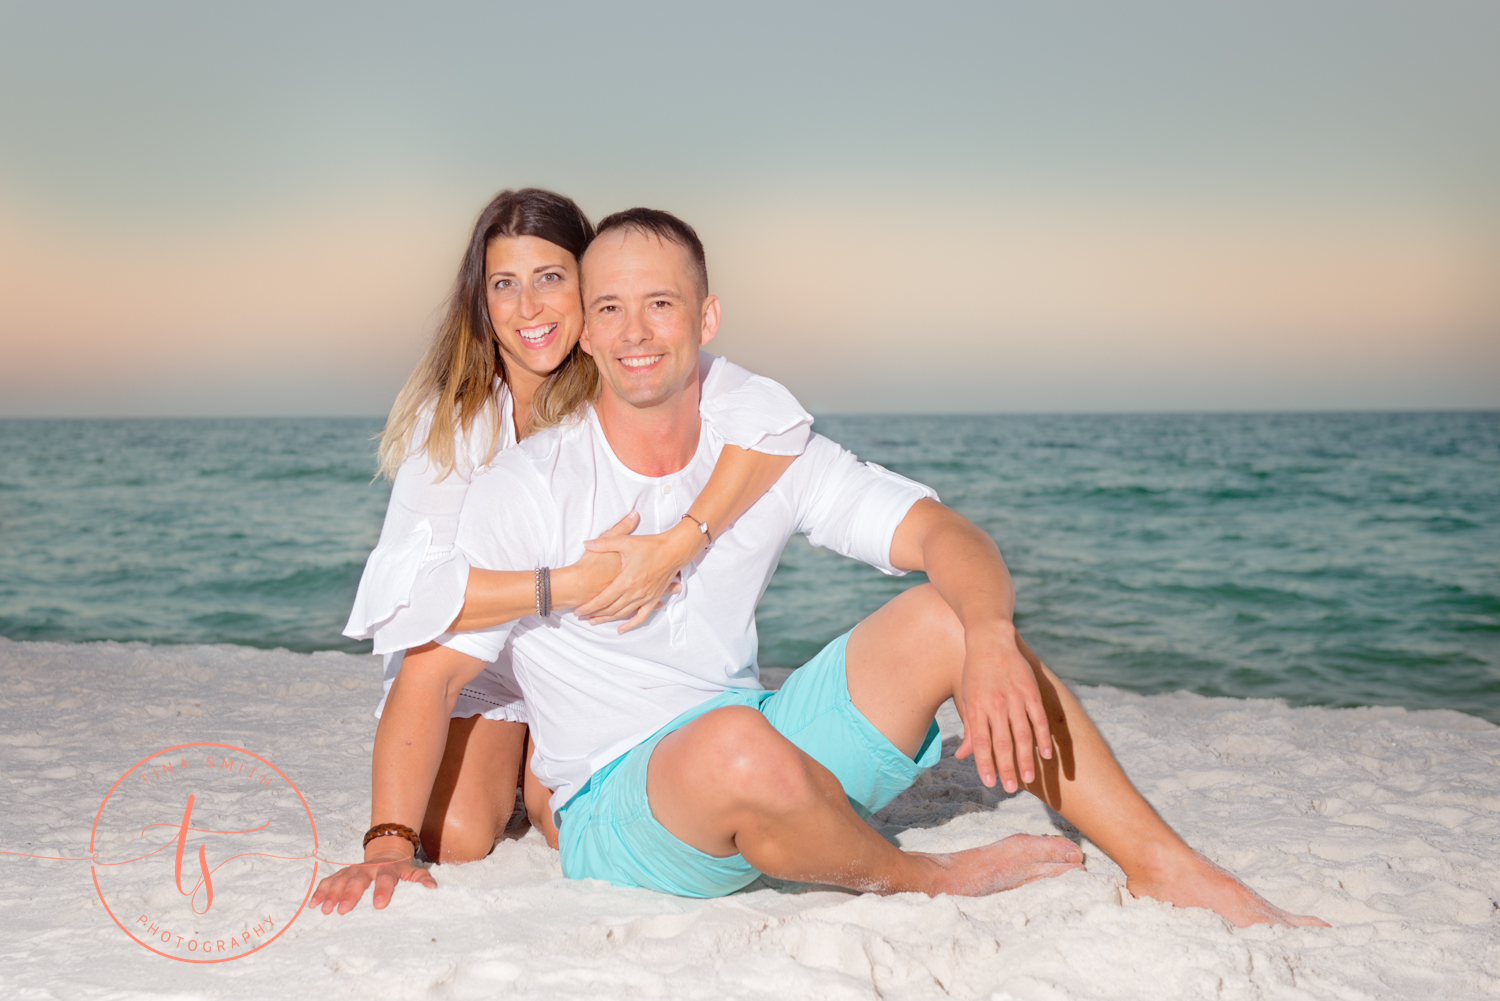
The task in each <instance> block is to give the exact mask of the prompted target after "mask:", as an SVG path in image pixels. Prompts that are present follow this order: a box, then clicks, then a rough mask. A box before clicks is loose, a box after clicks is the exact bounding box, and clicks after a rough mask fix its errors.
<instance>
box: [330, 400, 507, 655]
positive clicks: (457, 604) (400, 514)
mask: <svg viewBox="0 0 1500 1001" xmlns="http://www.w3.org/2000/svg"><path fill="white" fill-rule="evenodd" d="M499 397H500V398H499V399H497V401H496V402H497V404H499V405H500V406H501V407H502V413H503V419H502V426H501V436H500V440H499V441H498V442H495V443H491V442H490V441H489V440H488V438H489V436H488V435H487V434H484V433H480V432H479V431H478V428H479V426H480V425H481V424H482V423H483V422H482V421H481V422H478V423H476V433H475V434H472V435H469V436H465V437H464V438H462V439H461V440H460V441H459V442H457V443H456V444H457V446H458V449H459V452H460V455H459V456H458V459H459V461H458V464H457V468H456V469H454V470H452V471H450V472H449V473H448V474H447V475H446V476H442V477H438V476H436V472H437V471H436V470H434V469H433V468H432V466H431V464H430V463H429V462H428V459H427V453H426V451H425V450H424V449H422V448H421V447H415V448H413V449H412V450H411V452H410V453H409V454H408V456H407V458H406V461H405V462H403V463H402V464H401V468H400V469H399V470H397V472H396V479H395V482H394V483H393V484H392V485H391V499H390V504H389V506H388V507H387V508H386V513H385V524H384V526H383V527H382V528H381V530H380V541H379V543H378V544H377V545H376V547H375V550H374V551H373V552H372V553H370V558H369V559H368V560H367V561H366V562H365V570H364V574H363V575H362V576H361V577H360V580H359V590H358V592H357V593H356V594H355V597H354V607H353V608H352V609H351V611H350V613H349V621H348V623H347V624H346V625H345V626H344V635H345V636H348V637H351V638H353V639H367V640H374V642H375V649H374V652H375V653H378V654H386V653H394V652H398V651H401V650H405V649H408V648H409V647H413V646H418V645H420V644H422V643H426V642H427V641H429V640H431V639H432V638H433V637H435V636H437V635H439V634H441V633H443V632H444V631H445V630H447V628H448V624H449V623H450V622H452V621H453V619H454V617H455V616H457V615H458V612H459V610H460V609H461V608H463V601H464V588H465V586H466V585H467V583H468V576H469V568H468V564H467V563H465V562H464V561H463V559H462V557H459V556H458V555H457V554H456V553H455V552H454V548H453V539H454V537H455V536H456V535H457V534H458V514H459V511H460V510H461V509H462V508H463V502H464V497H465V495H467V493H468V491H469V478H470V476H472V474H473V472H474V471H475V470H477V469H479V468H480V467H482V466H484V465H485V464H487V463H488V462H489V460H490V458H491V457H492V455H493V452H494V449H495V447H496V446H498V447H500V448H504V447H505V446H507V445H509V444H511V443H513V442H514V440H515V436H514V431H513V430H511V425H510V422H509V420H508V418H509V407H508V406H506V404H507V403H508V401H509V396H508V394H506V393H505V392H504V390H503V389H501V390H500V393H499ZM429 426H430V425H429V419H425V418H424V419H423V420H422V421H420V422H419V423H418V425H417V427H416V429H415V430H414V431H413V433H412V441H413V443H414V444H415V443H418V442H422V441H425V440H426V437H427V429H428V427H429ZM417 596H420V600H417Z"/></svg>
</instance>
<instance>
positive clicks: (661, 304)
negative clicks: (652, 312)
mask: <svg viewBox="0 0 1500 1001" xmlns="http://www.w3.org/2000/svg"><path fill="white" fill-rule="evenodd" d="M651 305H653V306H655V307H657V308H658V309H665V308H667V307H668V306H670V305H672V302H671V300H670V299H658V300H656V301H655V302H653V303H652V304H651Z"/></svg>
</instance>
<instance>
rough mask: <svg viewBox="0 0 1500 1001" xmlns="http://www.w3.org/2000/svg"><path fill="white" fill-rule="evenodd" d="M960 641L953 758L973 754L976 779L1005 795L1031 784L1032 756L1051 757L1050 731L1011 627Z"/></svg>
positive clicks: (1033, 679) (1033, 678)
mask: <svg viewBox="0 0 1500 1001" xmlns="http://www.w3.org/2000/svg"><path fill="white" fill-rule="evenodd" d="M979 632H980V631H979V630H969V631H968V632H967V634H966V636H965V644H964V645H965V648H966V649H965V652H964V670H963V679H962V682H961V685H962V689H961V696H960V698H958V699H955V700H954V705H955V706H956V707H957V709H958V714H959V716H961V717H962V718H963V723H964V739H963V743H961V744H959V745H958V752H957V754H956V756H957V757H960V758H966V757H968V756H969V755H971V754H972V755H974V767H975V768H976V769H978V771H979V780H980V781H981V782H983V783H984V784H985V785H986V786H990V787H993V786H994V785H995V780H996V777H997V776H998V778H999V780H1000V784H1001V785H1002V786H1004V787H1005V791H1006V792H1015V791H1016V789H1017V788H1018V786H1017V782H1016V765H1017V763H1019V764H1020V780H1021V781H1022V782H1033V781H1035V779H1036V767H1035V765H1034V762H1035V760H1036V752H1037V751H1040V752H1041V755H1042V757H1043V758H1051V757H1052V730H1051V728H1050V727H1049V726H1048V725H1047V711H1046V708H1045V707H1044V706H1043V705H1042V693H1041V691H1040V690H1039V689H1038V688H1037V683H1036V675H1035V674H1034V673H1033V672H1032V669H1031V663H1030V662H1029V661H1028V660H1027V659H1026V658H1025V657H1024V656H1023V655H1022V653H1021V651H1020V649H1019V647H1018V646H1017V643H1016V633H1015V628H1014V626H1007V627H998V628H996V629H994V630H988V631H985V634H983V635H979V634H978V633H979Z"/></svg>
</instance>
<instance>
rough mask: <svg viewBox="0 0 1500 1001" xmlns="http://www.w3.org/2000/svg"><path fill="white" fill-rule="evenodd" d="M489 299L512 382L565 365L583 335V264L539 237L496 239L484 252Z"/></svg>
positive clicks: (540, 376)
mask: <svg viewBox="0 0 1500 1001" xmlns="http://www.w3.org/2000/svg"><path fill="white" fill-rule="evenodd" d="M484 276H485V281H484V298H485V305H486V306H487V307H488V308H489V312H490V325H491V326H493V327H494V328H495V336H496V337H497V338H498V339H499V341H500V353H501V355H503V356H504V358H505V364H506V366H507V368H508V369H509V371H510V373H511V377H512V380H513V381H514V380H515V379H516V378H517V377H519V378H521V379H522V380H523V381H527V382H532V381H533V380H532V379H526V378H525V376H524V375H523V374H522V373H529V374H530V375H531V376H533V377H534V381H535V382H540V381H541V380H542V379H543V378H545V377H546V376H548V375H550V374H551V373H552V371H553V369H555V368H557V366H559V365H561V364H562V361H563V359H564V358H566V357H567V356H568V352H569V351H572V350H573V345H574V344H577V343H578V335H579V333H580V332H581V331H582V330H583V300H582V299H581V298H580V295H581V293H580V292H579V288H578V262H577V261H576V260H574V259H573V255H572V254H570V253H569V252H568V251H566V250H564V249H563V248H562V247H559V246H558V245H557V244H555V243H549V242H547V241H546V240H543V239H542V238H541V237H537V236H497V237H495V239H493V240H491V241H490V244H489V246H488V247H486V248H485V252H484Z"/></svg>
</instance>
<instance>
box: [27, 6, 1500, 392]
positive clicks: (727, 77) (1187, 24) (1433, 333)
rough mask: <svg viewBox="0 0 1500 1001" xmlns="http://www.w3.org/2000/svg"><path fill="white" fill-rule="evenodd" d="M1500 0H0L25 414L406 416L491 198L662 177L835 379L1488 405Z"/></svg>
mask: <svg viewBox="0 0 1500 1001" xmlns="http://www.w3.org/2000/svg"><path fill="white" fill-rule="evenodd" d="M1497 39H1500V6H1497V5H1495V4H1492V3H1478V2H1476V3H1424V4H1387V3H1365V2H1360V3H1354V2H1340V3H1318V4H1307V3H1300V2H1299V3H1280V2H1257V3H1243V4H1201V3H1182V4H1130V5H1124V4H1068V5H1040V4H1008V3H973V4H942V3H934V4H925V5H914V4H894V3H891V4H884V3H860V4H853V3H850V4H841V5H833V4H809V3H805V2H804V3H797V4H780V3H766V2H758V3H755V4H743V5H736V6H735V7H733V8H730V7H729V6H728V5H703V4H692V3H682V4H644V5H643V4H631V5H625V4H602V3H601V4H589V3H574V4H568V5H544V4H535V3H533V4H516V5H511V4H498V3H493V2H490V3H472V4H424V5H420V6H418V5H410V6H408V5H395V4H391V5H383V4H371V3H364V4H358V5H354V4H348V5H337V4H317V5H308V4H305V3H299V4H291V3H265V2H263V3H258V4H253V5H233V6H231V5H205V4H201V3H148V2H138V3H132V4H129V5H122V4H106V3H74V4H60V3H39V2H38V3H30V2H17V3H7V4H5V5H4V6H3V7H0V137H3V138H0V416H27V415H53V416H67V415H80V416H83V415H241V414H244V415H255V414H285V415H301V414H381V413H384V412H385V411H386V410H387V408H388V407H389V405H390V401H391V399H392V398H393V396H394V394H395V391H396V389H397V388H398V387H399V385H400V383H401V382H402V380H403V379H404V377H405V375H406V373H407V372H408V371H409V370H410V368H411V366H412V364H413V363H414V362H415V360H416V358H417V357H418V355H419V354H420V352H421V350H422V347H423V344H424V342H425V339H426V338H427V337H428V336H429V335H430V332H431V329H432V324H433V322H434V320H435V319H436V316H437V312H438V310H439V308H440V306H441V304H442V301H443V298H444V296H445V294H446V292H447V290H448V286H449V284H450V283H451V281H452V279H453V272H454V269H455V266H456V264H457V260H458V256H459V254H460V252H461V251H462V248H463V245H464V243H465V240H466V237H467V234H468V228H469V225H470V224H471V222H472V220H473V217H474V215H475V213H476V212H477V211H478V209H479V208H480V207H481V206H482V205H483V204H484V202H485V201H486V200H487V199H488V197H489V196H490V195H492V194H493V193H494V192H495V191H497V190H499V189H500V188H503V187H513V186H520V185H528V184H533V185H541V186H546V187H552V188H555V189H557V190H559V191H562V192H564V193H566V194H570V195H572V196H573V197H575V198H577V199H578V201H579V202H580V204H582V206H583V207H584V209H585V210H586V211H588V212H589V213H591V214H592V215H594V216H595V217H596V218H597V217H599V216H602V215H604V214H606V213H608V212H611V211H614V210H616V209H619V208H624V207H627V206H630V205H636V204H645V205H651V206H655V207H659V208H666V209H669V210H672V211H674V212H676V213H678V214H679V215H681V216H683V217H684V218H686V219H687V220H688V221H689V222H691V223H693V224H694V225H696V226H697V227H698V229H699V232H700V233H701V234H702V236H703V237H704V240H705V243H706V244H707V247H708V255H709V268H710V275H711V281H712V283H713V286H714V290H715V291H716V292H717V293H718V294H719V295H720V296H721V297H722V298H723V300H724V327H723V333H722V334H721V336H720V339H719V340H718V342H717V343H716V346H715V348H714V350H717V351H719V352H720V353H724V354H727V355H729V356H730V357H731V358H734V359H735V360H737V361H740V362H742V363H743V364H746V365H748V366H749V367H751V368H753V369H755V370H757V371H760V372H763V373H765V374H767V375H770V376H773V377H775V378H777V379H779V380H781V381H782V382H784V383H785V384H786V385H788V386H789V387H790V388H791V389H793V390H794V391H795V392H796V393H797V394H798V395H799V397H801V399H802V400H803V402H804V403H805V404H807V405H808V406H809V407H811V408H813V409H814V410H815V411H826V412H841V411H922V412H942V411H995V412H1015V411H1138V410H1226V409H1228V410H1260V409H1387V408H1446V407H1486V408H1492V407H1497V406H1500V59H1497V58H1496V55H1495V53H1496V40H1497Z"/></svg>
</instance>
